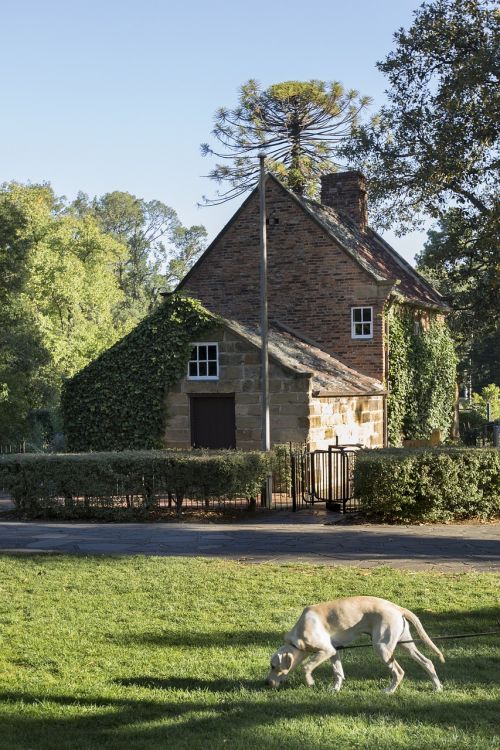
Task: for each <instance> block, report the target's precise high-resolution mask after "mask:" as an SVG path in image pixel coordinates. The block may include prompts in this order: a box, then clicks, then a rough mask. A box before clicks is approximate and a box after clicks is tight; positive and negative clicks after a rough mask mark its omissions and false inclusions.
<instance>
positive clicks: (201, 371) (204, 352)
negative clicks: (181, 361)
mask: <svg viewBox="0 0 500 750" xmlns="http://www.w3.org/2000/svg"><path fill="white" fill-rule="evenodd" d="M191 346H192V347H193V348H192V350H191V357H190V358H189V362H188V375H187V376H188V380H218V379H219V344H218V343H217V342H214V341H203V342H195V343H193V344H191Z"/></svg>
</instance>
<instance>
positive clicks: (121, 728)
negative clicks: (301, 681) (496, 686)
mask: <svg viewBox="0 0 500 750" xmlns="http://www.w3.org/2000/svg"><path fill="white" fill-rule="evenodd" d="M315 693H316V694H315ZM406 697H407V696H404V698H406ZM293 698H295V700H293ZM0 701H3V702H4V703H7V704H14V703H16V704H17V703H18V702H22V713H14V710H13V711H11V712H10V713H9V712H8V711H5V710H4V712H3V720H2V746H3V747H6V748H7V747H8V748H21V747H22V748H25V747H36V748H37V750H49V749H50V750H53V748H54V747H57V748H59V750H66V749H68V750H69V748H71V749H72V750H75V749H77V748H78V749H79V748H96V749H97V748H99V749H101V748H103V749H104V748H106V749H107V748H113V750H115V749H118V750H121V749H122V748H123V750H128V749H129V748H130V747H140V748H141V749H143V750H154V749H155V748H160V747H161V748H164V747H173V748H176V749H177V748H191V750H196V749H197V748H200V749H201V748H207V747H214V748H218V747H223V746H227V747H237V748H245V747H249V746H250V745H251V744H255V742H257V744H258V746H259V748H263V749H264V750H267V749H268V748H269V749H270V748H278V747H283V746H285V747H286V748H287V750H301V749H302V750H303V747H304V736H303V731H302V730H299V731H298V733H297V735H296V736H294V732H295V729H294V727H295V728H296V725H295V724H294V725H290V724H288V726H289V730H288V731H287V734H286V737H284V736H282V737H281V739H280V737H279V736H277V735H276V734H275V733H274V735H273V734H267V735H266V732H267V731H268V730H269V729H271V728H272V727H273V725H274V724H275V723H276V722H279V724H280V726H282V725H283V723H285V724H286V723H287V722H296V721H297V720H298V721H300V720H305V721H306V722H309V723H310V722H311V721H312V722H313V729H314V728H315V727H316V726H318V727H323V729H322V730H321V731H318V733H317V734H315V735H314V736H311V737H310V738H309V740H308V742H307V747H308V750H320V748H321V750H323V749H324V746H325V745H324V742H325V734H324V720H325V718H328V717H331V718H332V719H338V720H339V721H338V724H337V729H338V731H341V732H345V736H346V739H347V738H348V736H349V731H350V730H349V728H348V726H349V727H352V721H353V719H360V720H361V721H364V722H366V723H367V724H371V725H372V727H373V725H374V723H375V727H374V731H376V732H378V730H377V728H376V722H377V721H378V720H380V721H381V722H382V724H383V725H384V726H385V725H386V723H387V719H390V721H392V722H403V723H404V724H405V726H406V728H407V730H408V729H410V730H411V731H414V732H415V740H416V742H418V747H419V748H425V749H426V750H427V748H429V749H430V748H432V747H434V748H436V747H439V745H436V744H434V745H433V744H432V742H431V739H432V737H429V733H428V730H429V729H430V730H432V729H438V730H439V729H440V730H442V731H445V732H447V731H448V730H449V729H450V728H451V727H455V728H457V729H460V730H463V731H464V732H465V733H466V735H467V737H468V741H469V742H470V743H471V744H470V745H469V744H467V747H472V746H477V747H481V746H482V747H485V744H484V738H485V736H486V737H487V736H490V735H491V736H493V734H494V731H495V727H496V724H497V704H496V701H495V700H494V699H493V698H491V699H480V700H479V699H477V698H470V699H466V700H452V699H451V698H449V699H447V698H446V697H443V696H439V698H438V699H436V698H435V696H434V694H433V693H432V692H429V693H428V694H427V693H426V694H417V695H415V694H413V695H412V700H411V702H410V701H408V700H404V699H403V700H399V699H398V698H396V697H395V696H384V695H379V694H378V695H376V696H373V695H371V694H369V695H368V696H367V695H366V693H365V694H364V695H363V696H362V701H360V700H359V696H353V695H352V694H351V695H348V694H346V697H345V698H344V696H343V695H342V694H341V696H333V695H331V694H329V693H327V692H326V691H314V690H313V691H306V690H305V689H304V690H301V691H298V692H297V693H296V695H295V696H292V695H290V694H289V693H284V694H281V693H277V694H276V693H273V694H272V695H271V694H270V692H269V691H264V690H263V691H262V696H261V697H260V696H258V695H255V697H254V699H252V700H241V699H238V698H237V697H236V696H235V697H234V698H233V697H231V696H230V695H229V696H227V697H226V699H225V700H221V701H219V702H217V703H213V702H210V703H208V702H201V701H200V700H199V694H197V695H196V696H194V700H189V699H185V700H183V701H182V702H171V701H168V700H167V701H158V700H147V699H144V698H143V699H137V698H136V697H134V698H130V699H126V698H125V699H123V698H119V697H118V698H105V697H104V696H99V695H95V696H91V697H83V698H77V697H75V696H69V695H62V696H61V695H53V696H51V695H47V694H46V693H43V694H40V695H37V694H36V693H23V692H16V691H10V692H4V693H2V694H0ZM40 704H42V705H43V707H44V709H43V710H42V709H40ZM47 704H52V705H55V706H57V705H60V706H63V707H64V713H62V712H61V713H60V714H59V715H58V716H57V715H55V712H54V709H53V708H50V710H47ZM13 708H14V706H13ZM80 708H81V711H80V713H79V710H80ZM31 710H32V711H33V713H30V711H31ZM37 711H39V712H40V713H39V714H38V715H36V712H37ZM70 714H71V715H70ZM343 719H349V722H348V723H346V724H345V725H344V723H343ZM315 720H317V722H320V723H319V724H314V722H315ZM344 726H345V728H344ZM366 731H369V730H368V729H366ZM380 731H381V732H382V726H381V727H380ZM422 731H424V734H425V735H426V736H425V737H422V741H421V742H419V741H418V738H419V734H420V733H421V732H422ZM337 736H338V735H337ZM434 739H435V738H434ZM283 740H285V741H284V744H283ZM384 740H386V742H385V743H384ZM402 740H403V738H402V737H401V734H399V736H396V737H395V736H393V735H392V733H391V732H388V731H387V728H385V729H384V734H383V736H382V734H381V735H379V736H378V740H377V747H378V748H386V747H387V750H389V748H391V750H403V748H405V747H407V746H408V745H407V742H408V737H407V736H406V737H405V738H404V741H405V743H406V744H404V743H403V741H402ZM433 741H434V740H433ZM224 742H225V743H229V744H226V745H224V744H223V743H224ZM443 746H444V744H443ZM456 746H460V744H459V743H457V745H456Z"/></svg>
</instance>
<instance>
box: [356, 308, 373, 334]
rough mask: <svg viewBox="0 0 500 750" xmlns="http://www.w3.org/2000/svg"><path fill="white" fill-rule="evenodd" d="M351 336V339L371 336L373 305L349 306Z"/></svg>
mask: <svg viewBox="0 0 500 750" xmlns="http://www.w3.org/2000/svg"><path fill="white" fill-rule="evenodd" d="M351 336H352V338H353V339H372V338H373V307H351Z"/></svg>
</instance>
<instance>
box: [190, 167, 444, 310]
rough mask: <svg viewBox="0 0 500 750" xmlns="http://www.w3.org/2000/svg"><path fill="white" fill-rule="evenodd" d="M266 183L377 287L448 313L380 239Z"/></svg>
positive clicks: (436, 294) (436, 295)
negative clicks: (384, 285)
mask: <svg viewBox="0 0 500 750" xmlns="http://www.w3.org/2000/svg"><path fill="white" fill-rule="evenodd" d="M267 179H270V180H273V181H274V182H275V183H277V184H278V185H279V186H280V187H281V189H282V190H284V191H285V192H286V193H287V194H288V195H289V196H290V198H291V199H292V200H293V201H295V203H297V204H298V205H299V206H300V207H301V208H302V209H303V210H304V211H305V212H306V213H307V214H308V215H309V216H310V217H311V218H312V219H313V220H314V221H315V222H316V223H317V224H318V225H319V226H320V227H321V228H322V229H323V230H324V231H325V232H326V233H327V234H328V235H329V237H330V238H331V239H332V240H334V242H335V243H336V244H338V245H340V247H341V248H342V249H343V250H344V251H345V252H346V253H347V254H348V255H350V256H351V257H352V258H353V259H354V260H355V261H356V262H357V263H358V264H359V265H360V266H361V267H362V268H363V269H364V270H365V271H366V272H367V273H368V274H370V276H372V278H373V279H374V280H375V281H377V282H380V283H384V282H385V283H392V284H394V285H397V287H396V290H395V292H396V294H398V295H399V296H401V297H403V298H404V300H406V301H408V302H409V303H411V304H414V305H416V306H420V307H430V308H437V309H439V310H443V311H446V310H448V305H447V304H446V302H445V301H444V299H443V297H442V296H441V295H440V294H439V292H437V291H436V290H435V289H434V288H433V287H432V286H431V285H430V284H429V283H428V282H427V281H426V280H425V279H424V278H423V277H422V276H420V274H419V273H418V272H417V271H415V269H414V268H412V266H411V265H410V264H409V263H407V261H405V260H404V258H402V257H401V256H400V255H399V254H398V253H397V252H396V250H394V248H392V247H391V246H390V245H389V244H388V243H387V242H386V241H385V240H384V239H382V237H380V235H378V234H377V233H376V232H375V231H373V230H372V229H370V228H368V229H367V231H366V232H361V231H360V230H359V229H358V228H357V227H356V224H355V223H354V222H353V221H352V220H351V219H350V218H349V217H348V216H346V215H344V214H341V213H340V212H338V211H336V210H335V209H333V208H330V206H324V205H323V204H322V203H317V202H316V201H312V200H310V199H308V198H303V197H301V196H298V195H296V194H295V193H294V192H292V191H291V190H289V189H288V188H287V187H285V185H283V183H282V182H281V181H280V180H278V179H277V178H276V177H275V176H274V175H271V174H268V175H267ZM257 191H258V187H256V188H254V190H253V191H252V192H251V193H250V195H249V196H248V197H247V198H246V199H245V201H244V202H243V203H242V204H241V206H240V207H239V208H238V210H237V211H236V212H235V214H234V215H233V216H232V217H231V219H230V220H229V221H228V223H227V224H226V225H225V226H224V227H223V229H222V230H221V231H220V232H219V234H218V235H217V237H216V238H215V239H214V240H213V242H212V243H211V244H210V245H209V246H208V248H207V249H206V250H205V252H204V253H203V254H202V255H201V256H200V258H199V259H198V260H197V262H196V263H195V264H194V266H193V267H192V268H191V270H190V271H188V273H187V274H186V276H185V277H184V278H183V279H182V281H181V282H180V283H179V285H178V286H177V289H176V291H177V290H179V289H181V288H182V287H183V286H184V284H185V283H186V281H188V279H189V278H190V276H191V275H192V273H193V271H194V270H195V268H197V266H198V265H199V264H200V263H201V261H202V260H204V259H205V257H206V256H207V255H208V254H209V253H210V252H211V251H212V249H214V248H215V246H216V245H217V243H218V241H219V239H220V238H221V237H222V235H223V234H224V233H225V232H226V231H227V229H228V228H229V227H230V226H232V225H233V224H234V223H235V222H236V220H237V218H238V216H239V215H240V213H241V212H242V211H243V209H244V207H245V206H246V205H247V203H248V202H249V201H250V200H251V198H252V197H253V196H254V194H255V193H256V192H257Z"/></svg>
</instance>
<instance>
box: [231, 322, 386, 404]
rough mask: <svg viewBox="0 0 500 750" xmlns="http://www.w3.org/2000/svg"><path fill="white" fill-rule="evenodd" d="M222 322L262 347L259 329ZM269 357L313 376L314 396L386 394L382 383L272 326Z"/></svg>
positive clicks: (304, 374)
mask: <svg viewBox="0 0 500 750" xmlns="http://www.w3.org/2000/svg"><path fill="white" fill-rule="evenodd" d="M221 323H222V325H223V326H226V327H227V328H229V330H231V331H233V333H236V334H237V335H238V336H240V337H241V338H243V339H245V340H246V341H248V342H249V343H250V344H252V345H253V346H255V347H256V348H257V349H260V348H261V339H260V329H259V327H258V326H256V325H250V324H248V323H242V322H241V321H236V320H230V319H228V318H222V319H221ZM268 347H269V358H270V359H271V360H274V361H275V362H277V363H278V364H280V365H281V366H282V367H284V368H285V369H286V370H288V371H289V372H292V373H294V374H295V375H303V376H310V377H311V378H312V390H313V394H314V395H323V396H368V395H383V394H384V393H385V390H384V387H383V385H382V383H381V382H380V381H379V380H376V379H375V378H369V377H368V376H366V375H362V374H361V373H360V372H357V371H356V370H353V369H352V368H350V367H347V365H344V364H343V363H342V362H340V361H339V360H338V359H335V357H331V356H330V355H329V354H326V352H324V351H322V350H321V349H319V348H318V347H317V346H314V345H313V344H311V343H309V342H307V341H304V339H302V338H300V337H299V336H297V335H296V334H295V333H292V332H291V331H289V330H284V329H283V328H282V327H281V326H280V325H279V324H276V323H275V324H271V325H270V326H269V332H268Z"/></svg>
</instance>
